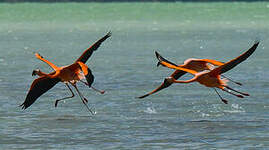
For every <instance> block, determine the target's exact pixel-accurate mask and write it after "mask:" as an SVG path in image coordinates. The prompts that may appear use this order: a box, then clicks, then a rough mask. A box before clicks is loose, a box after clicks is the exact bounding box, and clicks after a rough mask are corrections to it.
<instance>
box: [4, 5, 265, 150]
mask: <svg viewBox="0 0 269 150" xmlns="http://www.w3.org/2000/svg"><path fill="white" fill-rule="evenodd" d="M268 11H269V3H261V2H259V3H59V4H39V3H21V4H0V21H1V23H0V39H1V40H0V52H1V55H0V69H1V72H0V83H1V84H0V91H1V94H0V106H1V109H0V128H1V130H0V148H1V149H87V150H88V149H266V148H268V147H269V134H268V130H269V126H268V122H269V120H268V117H269V114H268V109H269V103H268V98H269V94H268V91H269V82H268V79H269V71H268V69H267V68H268V67H269V63H268V56H269V51H268V50H267V49H268V47H269V45H268V43H269V38H268V37H269V30H268V29H269V15H268ZM108 31H112V37H111V38H110V39H108V40H107V41H105V42H104V43H103V44H102V46H101V47H100V48H99V49H98V51H96V52H95V53H94V55H93V57H92V58H91V59H90V60H89V61H88V62H87V65H89V66H90V68H91V69H92V71H93V74H94V75H95V82H94V84H93V85H94V86H95V87H97V88H100V89H104V90H106V94H104V95H100V94H98V93H95V92H94V91H92V90H91V89H89V88H88V87H86V86H84V85H82V84H79V89H80V90H81V91H82V92H83V94H84V95H85V96H86V97H87V98H88V99H89V100H90V101H89V105H90V107H92V108H93V109H94V110H95V111H96V112H97V114H96V115H94V116H92V115H90V114H89V113H88V112H87V109H86V108H85V107H84V105H83V104H82V103H81V101H80V100H79V98H78V97H75V98H73V99H70V100H66V101H65V102H64V103H60V104H59V107H58V108H57V109H55V108H54V100H55V99H58V98H62V97H64V96H67V95H69V91H68V90H67V89H66V87H65V86H64V84H58V85H56V86H55V87H54V88H53V89H52V90H50V91H49V92H47V93H46V94H44V95H43V96H42V97H40V98H39V99H38V100H37V101H36V103H34V104H33V105H32V106H31V107H30V108H29V109H27V110H25V111H22V110H21V109H20V108H19V107H18V105H19V104H21V103H22V102H23V101H24V99H25V95H26V94H27V91H28V89H29V87H30V84H31V82H32V80H33V79H35V78H34V77H32V76H31V73H32V70H33V69H37V68H39V69H41V70H44V71H46V72H49V71H51V70H50V69H49V67H48V66H47V65H46V64H44V63H42V62H40V61H39V60H37V59H35V57H34V55H33V52H39V53H40V54H42V55H43V56H44V57H46V58H47V59H49V60H51V61H52V62H54V63H55V64H57V65H59V66H60V65H68V64H70V63H72V62H73V61H74V60H75V59H77V57H79V56H80V54H81V53H82V52H83V50H84V49H86V48H87V47H88V46H89V45H90V44H92V43H93V42H94V41H95V40H97V39H98V38H100V37H102V36H103V35H104V34H106V32H108ZM257 38H259V39H261V44H260V45H259V47H258V49H257V51H256V52H255V53H254V54H253V56H251V57H250V58H249V59H248V60H247V61H245V62H243V63H242V64H240V65H239V66H237V67H236V68H234V69H233V70H232V71H229V72H228V73H226V74H225V75H227V76H229V77H231V78H233V79H234V80H236V81H240V82H241V83H243V86H242V87H240V86H237V85H234V84H232V83H229V84H230V86H232V87H234V88H236V89H239V90H241V91H245V92H248V93H249V94H250V95H251V96H250V97H247V98H245V99H240V98H237V97H233V96H230V95H228V94H226V93H223V92H221V94H222V96H223V97H225V98H226V99H228V100H229V104H228V105H225V104H223V103H222V102H221V101H220V100H219V99H218V97H217V95H216V94H215V93H214V91H213V90H211V89H208V88H206V87H203V86H201V85H199V84H197V83H193V84H189V85H179V84H178V85H173V86H171V87H170V88H168V89H166V90H163V91H161V92H159V93H158V94H155V95H152V96H150V97H147V98H145V99H143V100H140V99H136V98H135V97H136V96H141V95H143V94H145V93H146V92H149V91H151V90H152V89H154V88H156V87H157V86H158V85H159V84H160V83H161V82H162V81H163V79H164V77H166V76H168V75H170V74H171V73H172V71H171V70H168V69H166V68H161V67H160V68H156V63H157V60H156V58H155V55H154V51H155V50H158V51H159V52H160V53H161V54H162V55H163V56H164V57H166V58H168V59H170V60H171V61H174V62H176V63H182V62H183V61H184V60H185V59H187V58H190V57H194V58H211V59H217V60H220V61H228V60H230V59H232V58H234V57H236V56H238V55H239V54H241V53H242V52H243V51H244V50H246V49H248V48H249V47H250V46H251V45H252V44H253V41H254V40H255V39H257ZM189 77H191V76H186V77H184V78H183V79H187V78H189Z"/></svg>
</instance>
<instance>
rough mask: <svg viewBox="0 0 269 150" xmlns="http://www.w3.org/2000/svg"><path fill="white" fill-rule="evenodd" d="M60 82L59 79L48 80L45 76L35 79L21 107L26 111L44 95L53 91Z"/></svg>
mask: <svg viewBox="0 0 269 150" xmlns="http://www.w3.org/2000/svg"><path fill="white" fill-rule="evenodd" d="M59 81H60V79H59V78H48V77H45V76H42V77H39V78H37V79H35V80H34V81H33V83H32V85H31V87H30V90H29V92H28V94H27V96H26V99H25V101H24V102H23V103H22V104H21V105H20V106H21V107H22V109H26V108H28V107H29V106H31V105H32V104H33V103H34V102H35V101H36V100H37V99H38V98H39V97H40V96H41V95H42V94H44V93H45V92H47V91H48V90H49V89H51V88H52V87H53V86H54V85H56V84H57V83H58V82H59Z"/></svg>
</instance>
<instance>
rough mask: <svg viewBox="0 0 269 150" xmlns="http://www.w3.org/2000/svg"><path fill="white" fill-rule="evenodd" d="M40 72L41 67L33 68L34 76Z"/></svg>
mask: <svg viewBox="0 0 269 150" xmlns="http://www.w3.org/2000/svg"><path fill="white" fill-rule="evenodd" d="M39 72H40V70H39V69H35V70H33V72H32V76H36V75H38V73H39Z"/></svg>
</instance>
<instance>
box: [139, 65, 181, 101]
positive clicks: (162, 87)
mask: <svg viewBox="0 0 269 150" xmlns="http://www.w3.org/2000/svg"><path fill="white" fill-rule="evenodd" d="M184 74H186V72H185V71H181V70H176V71H175V72H174V73H173V74H172V75H171V76H170V77H173V78H174V79H176V80H177V79H178V78H180V77H181V76H183V75H184ZM165 81H166V80H165ZM165 81H164V82H163V83H162V84H161V85H160V86H159V87H158V88H156V89H154V90H153V91H151V92H149V93H147V94H145V95H143V96H140V97H138V98H145V97H147V96H149V95H151V94H154V93H156V92H158V91H160V90H162V89H165V88H167V87H169V86H170V85H172V83H170V82H165Z"/></svg>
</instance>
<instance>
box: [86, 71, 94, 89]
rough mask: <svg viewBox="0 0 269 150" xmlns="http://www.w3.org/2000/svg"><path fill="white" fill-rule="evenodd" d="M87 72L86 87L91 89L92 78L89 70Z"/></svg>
mask: <svg viewBox="0 0 269 150" xmlns="http://www.w3.org/2000/svg"><path fill="white" fill-rule="evenodd" d="M87 70H88V73H87V74H86V75H85V78H86V80H87V83H88V86H89V87H91V86H92V83H93V81H94V76H93V74H92V71H91V70H90V69H89V68H88V69H87Z"/></svg>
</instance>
